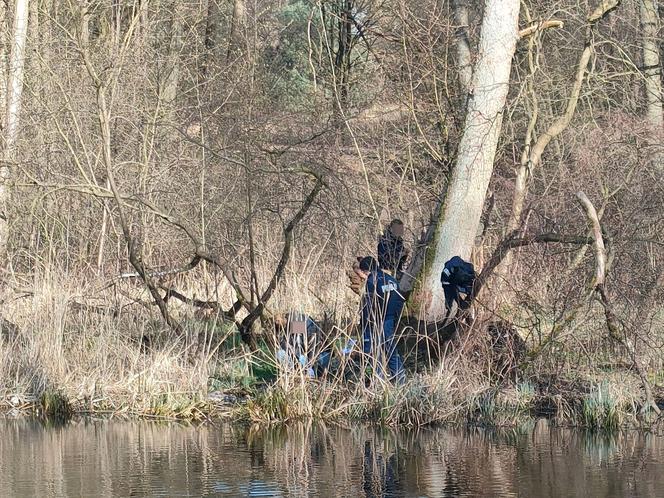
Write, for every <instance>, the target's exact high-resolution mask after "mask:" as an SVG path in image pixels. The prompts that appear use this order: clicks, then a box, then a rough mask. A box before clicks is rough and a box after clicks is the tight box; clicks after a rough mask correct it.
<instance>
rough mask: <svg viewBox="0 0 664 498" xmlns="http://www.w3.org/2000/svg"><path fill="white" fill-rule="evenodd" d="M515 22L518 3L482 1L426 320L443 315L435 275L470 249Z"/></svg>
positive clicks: (428, 283) (428, 285) (427, 287)
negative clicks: (446, 262) (474, 55)
mask: <svg viewBox="0 0 664 498" xmlns="http://www.w3.org/2000/svg"><path fill="white" fill-rule="evenodd" d="M518 19H519V1H518V0H487V1H486V2H485V6H484V18H483V20H482V28H481V35H480V40H479V46H478V54H477V57H478V59H477V63H476V65H475V68H474V71H473V77H472V80H471V81H472V83H471V93H470V96H469V99H468V110H467V114H466V121H465V125H464V131H463V135H462V137H461V142H460V144H459V151H458V157H457V161H456V164H455V167H454V171H453V173H452V179H451V182H450V185H449V187H448V189H447V197H446V199H445V202H444V205H443V208H442V210H441V214H440V218H439V220H438V226H437V229H436V236H435V238H434V241H433V243H434V245H435V246H434V257H433V259H432V261H431V264H430V265H429V266H428V268H427V271H426V274H425V276H424V279H423V286H424V289H423V290H424V291H425V292H426V293H427V294H428V295H429V296H430V298H431V299H430V300H429V302H428V304H427V306H426V313H425V318H426V319H427V320H432V321H433V320H437V319H439V318H441V317H442V316H443V315H444V311H445V304H444V296H443V289H442V287H441V285H440V272H441V270H442V267H443V265H444V263H445V261H447V260H448V259H449V258H451V257H452V256H454V255H458V256H461V257H462V258H464V259H468V258H469V257H470V253H471V251H472V249H473V246H474V242H475V236H476V233H477V230H478V227H479V224H480V218H481V215H482V209H483V206H484V199H485V197H486V192H487V189H488V186H489V181H490V179H491V174H492V172H493V161H494V157H495V154H496V147H497V145H498V137H499V135H500V129H501V123H502V118H503V109H504V107H505V103H506V100H507V93H508V90H509V77H510V72H511V68H512V58H513V57H514V52H515V49H516V42H517V38H518Z"/></svg>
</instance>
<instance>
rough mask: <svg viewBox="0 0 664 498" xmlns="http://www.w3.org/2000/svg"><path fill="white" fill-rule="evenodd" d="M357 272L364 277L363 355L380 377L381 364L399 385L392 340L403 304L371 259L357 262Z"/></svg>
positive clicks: (395, 286)
mask: <svg viewBox="0 0 664 498" xmlns="http://www.w3.org/2000/svg"><path fill="white" fill-rule="evenodd" d="M359 272H361V273H362V274H363V275H364V277H365V278H366V286H365V292H364V296H363V297H362V317H361V327H362V335H363V349H364V353H365V354H366V355H367V356H368V357H369V358H371V359H373V360H374V361H375V362H376V366H377V370H378V373H379V374H382V366H381V365H382V363H383V362H385V363H387V367H388V369H389V371H390V377H391V378H392V379H394V380H396V381H398V382H403V380H404V378H405V373H404V368H403V362H402V361H401V356H399V352H398V351H397V341H396V339H395V337H394V335H395V331H396V328H397V324H398V322H399V318H400V317H401V311H402V309H403V305H404V302H405V299H404V296H403V294H402V293H401V292H400V291H399V282H397V280H396V279H395V278H394V277H393V276H391V275H389V274H388V273H386V272H384V271H383V270H381V269H380V267H379V265H378V262H377V261H376V260H375V259H374V258H373V257H371V256H366V257H364V258H362V260H360V263H359Z"/></svg>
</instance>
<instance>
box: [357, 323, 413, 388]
mask: <svg viewBox="0 0 664 498" xmlns="http://www.w3.org/2000/svg"><path fill="white" fill-rule="evenodd" d="M396 326H397V322H396V320H385V322H384V323H383V327H382V328H383V330H382V334H380V335H378V334H375V336H376V337H374V331H373V328H372V327H371V326H365V327H364V344H363V346H364V348H363V349H364V354H366V355H367V356H369V357H371V355H372V354H375V355H376V358H373V359H374V360H376V362H377V368H378V374H379V375H382V366H381V365H382V362H383V355H384V358H386V359H387V361H386V363H387V368H388V369H389V371H390V378H391V379H396V380H397V381H398V382H403V380H404V377H405V372H404V368H403V361H402V360H401V356H400V355H399V351H398V350H397V341H396V339H395V337H394V332H395V330H396ZM374 338H375V339H377V340H378V342H379V344H376V345H374V344H373V341H374Z"/></svg>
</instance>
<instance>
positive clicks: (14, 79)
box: [0, 0, 29, 256]
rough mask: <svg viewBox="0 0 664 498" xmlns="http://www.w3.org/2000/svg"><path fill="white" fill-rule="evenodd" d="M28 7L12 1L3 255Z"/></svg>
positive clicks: (1, 184) (2, 180)
mask: <svg viewBox="0 0 664 498" xmlns="http://www.w3.org/2000/svg"><path fill="white" fill-rule="evenodd" d="M28 11H29V2H28V0H16V3H15V5H14V25H13V32H12V47H11V57H10V60H9V78H8V85H7V114H6V121H5V130H4V131H5V133H4V135H5V150H4V161H3V162H2V164H0V254H2V256H4V254H5V253H6V250H7V238H8V222H7V207H8V203H9V197H10V188H9V187H10V182H11V169H10V168H11V166H10V165H11V163H12V162H13V159H14V150H15V145H16V138H17V136H18V127H19V113H20V110H21V94H22V92H23V68H24V64H25V43H26V39H27V34H28Z"/></svg>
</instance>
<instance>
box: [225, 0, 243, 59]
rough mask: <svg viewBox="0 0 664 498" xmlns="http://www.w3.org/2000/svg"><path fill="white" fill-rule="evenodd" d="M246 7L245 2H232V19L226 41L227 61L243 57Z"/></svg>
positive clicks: (236, 0)
mask: <svg viewBox="0 0 664 498" xmlns="http://www.w3.org/2000/svg"><path fill="white" fill-rule="evenodd" d="M246 27H247V6H246V4H245V0H233V18H232V19H231V26H230V35H229V40H228V54H227V59H228V60H229V61H230V60H231V58H233V56H234V54H236V55H235V57H238V56H242V55H245V56H246V54H245V52H246V35H247V33H246Z"/></svg>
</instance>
